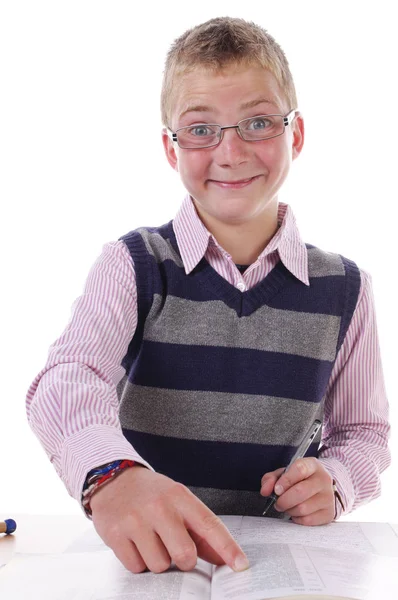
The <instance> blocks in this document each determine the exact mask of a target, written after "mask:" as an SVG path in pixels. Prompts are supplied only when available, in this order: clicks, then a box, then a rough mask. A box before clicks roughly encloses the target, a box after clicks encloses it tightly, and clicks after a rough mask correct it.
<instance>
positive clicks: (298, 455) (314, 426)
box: [263, 419, 322, 516]
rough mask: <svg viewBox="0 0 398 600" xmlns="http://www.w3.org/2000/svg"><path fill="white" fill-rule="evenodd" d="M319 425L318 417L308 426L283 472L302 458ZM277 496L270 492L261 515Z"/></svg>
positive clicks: (273, 502)
mask: <svg viewBox="0 0 398 600" xmlns="http://www.w3.org/2000/svg"><path fill="white" fill-rule="evenodd" d="M321 425H322V423H321V421H319V420H318V419H316V420H315V421H314V422H313V424H312V425H311V427H310V428H309V430H308V431H307V433H306V434H305V436H304V439H303V441H302V442H301V444H300V446H299V447H298V448H297V451H296V453H295V454H294V456H293V458H292V459H291V461H290V462H289V464H288V465H287V467H286V469H285V470H284V471H283V473H286V471H287V470H288V468H289V467H291V465H292V464H293V463H294V461H295V460H297V459H298V458H303V456H305V454H306V452H307V450H308V448H309V447H310V444H311V442H312V440H313V439H314V437H315V436H316V434H317V433H318V431H319V429H320V427H321ZM283 473H282V474H281V475H280V476H279V477H278V479H279V478H280V477H281V476H282V475H283ZM278 498H279V496H278V495H277V494H275V492H272V494H271V496H269V497H268V500H267V504H266V505H265V509H264V512H263V516H264V515H265V514H267V512H268V511H269V509H270V508H271V507H272V506H274V504H275V502H276V501H277V500H278Z"/></svg>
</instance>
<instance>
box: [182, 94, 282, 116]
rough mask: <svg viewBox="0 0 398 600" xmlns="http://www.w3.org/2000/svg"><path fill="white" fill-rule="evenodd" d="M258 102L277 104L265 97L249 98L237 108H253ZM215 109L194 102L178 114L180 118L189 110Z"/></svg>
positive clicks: (209, 110) (213, 110) (205, 110)
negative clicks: (248, 100)
mask: <svg viewBox="0 0 398 600" xmlns="http://www.w3.org/2000/svg"><path fill="white" fill-rule="evenodd" d="M258 104H272V105H273V106H277V104H276V103H275V102H272V101H271V100H267V98H256V99H255V100H250V102H244V103H243V104H241V105H240V107H239V110H245V109H247V108H254V107H255V106H257V105H258ZM215 110H216V109H215V108H214V107H213V106H206V105H205V104H195V105H193V106H188V108H186V109H185V110H184V112H182V113H181V114H180V117H179V118H180V119H181V118H182V117H183V116H184V115H186V114H187V113H189V112H215Z"/></svg>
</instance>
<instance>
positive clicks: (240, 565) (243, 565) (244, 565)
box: [234, 555, 250, 571]
mask: <svg viewBox="0 0 398 600" xmlns="http://www.w3.org/2000/svg"><path fill="white" fill-rule="evenodd" d="M249 567H250V565H249V561H248V560H247V558H246V556H244V555H240V556H238V558H237V559H236V560H235V562H234V571H246V569H248V568H249Z"/></svg>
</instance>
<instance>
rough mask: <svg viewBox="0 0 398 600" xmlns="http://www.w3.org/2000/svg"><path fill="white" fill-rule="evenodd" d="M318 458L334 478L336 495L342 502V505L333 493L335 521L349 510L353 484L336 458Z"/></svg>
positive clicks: (351, 504) (351, 501)
mask: <svg viewBox="0 0 398 600" xmlns="http://www.w3.org/2000/svg"><path fill="white" fill-rule="evenodd" d="M318 460H319V461H320V462H321V463H322V465H323V466H324V467H325V469H326V470H327V472H328V473H329V474H330V475H331V477H332V478H333V479H334V482H335V486H336V492H337V495H338V496H340V498H341V502H342V504H343V506H342V505H341V503H340V501H339V499H338V497H337V495H336V493H335V509H336V516H335V518H334V520H335V521H336V520H337V519H339V518H340V517H341V516H342V515H345V514H348V513H349V512H351V510H352V507H353V505H354V500H355V491H354V486H353V485H352V482H351V479H350V476H349V473H348V471H347V469H346V468H345V466H344V465H343V464H342V463H341V462H340V461H338V460H337V458H332V457H330V458H318Z"/></svg>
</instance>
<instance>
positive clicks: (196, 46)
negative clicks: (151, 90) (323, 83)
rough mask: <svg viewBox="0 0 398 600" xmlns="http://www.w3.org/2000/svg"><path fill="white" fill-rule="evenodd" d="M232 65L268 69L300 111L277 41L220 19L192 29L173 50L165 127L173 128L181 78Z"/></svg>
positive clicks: (164, 97) (166, 80)
mask: <svg viewBox="0 0 398 600" xmlns="http://www.w3.org/2000/svg"><path fill="white" fill-rule="evenodd" d="M230 65H247V66H252V65H259V66H261V67H263V68H264V69H267V70H268V71H270V72H271V73H272V74H273V75H274V77H275V79H276V80H277V82H278V84H279V87H280V89H281V91H282V92H283V93H284V95H285V97H286V100H287V102H288V104H289V105H290V107H289V110H292V109H293V108H297V97H296V90H295V87H294V82H293V77H292V74H291V72H290V68H289V63H288V61H287V58H286V56H285V53H284V52H283V50H282V48H281V47H280V46H279V44H278V43H277V42H276V41H275V39H274V38H273V37H272V36H271V35H270V34H269V33H267V31H266V30H265V29H263V28H262V27H260V26H259V25H256V24H255V23H253V22H251V21H250V22H248V21H245V20H244V19H235V18H232V17H217V18H215V19H210V20H209V21H206V22H205V23H202V24H201V25H197V26H196V27H193V28H192V29H188V30H187V31H186V32H185V33H183V34H182V35H181V36H180V37H179V38H177V39H176V40H175V41H174V43H173V44H172V46H171V48H170V50H169V52H168V54H167V57H166V64H165V69H164V72H163V83H162V91H161V100H160V104H161V118H162V123H163V125H165V126H166V127H170V128H171V111H172V104H173V91H174V90H175V87H176V82H177V81H178V78H179V77H181V75H183V74H186V73H189V72H192V71H193V70H194V69H196V68H198V67H201V68H205V69H208V70H209V71H210V72H213V73H217V72H220V71H221V70H222V69H224V68H225V67H228V66H230Z"/></svg>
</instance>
